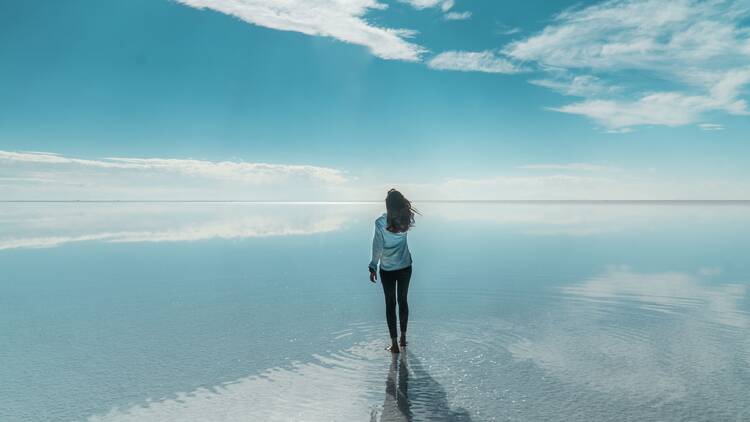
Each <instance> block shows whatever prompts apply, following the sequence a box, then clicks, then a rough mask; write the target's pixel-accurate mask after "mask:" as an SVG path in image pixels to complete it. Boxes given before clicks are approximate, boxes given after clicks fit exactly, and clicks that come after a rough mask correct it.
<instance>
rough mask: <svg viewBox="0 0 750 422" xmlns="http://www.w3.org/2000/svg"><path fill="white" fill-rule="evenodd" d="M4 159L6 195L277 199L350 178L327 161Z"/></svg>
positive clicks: (9, 155)
mask: <svg viewBox="0 0 750 422" xmlns="http://www.w3.org/2000/svg"><path fill="white" fill-rule="evenodd" d="M0 164H2V165H1V166H0V193H2V195H0V196H2V197H3V198H7V199H71V198H74V199H110V198H114V199H196V197H197V198H201V199H219V198H221V199H245V198H249V199H279V195H287V194H290V195H297V197H296V198H294V197H293V199H308V198H304V194H305V192H307V191H310V192H312V191H315V190H317V191H318V193H320V191H321V190H326V189H331V188H335V187H338V186H344V185H346V183H347V182H349V181H350V180H351V179H350V178H349V177H348V176H347V174H346V172H344V171H342V170H338V169H334V168H329V167H321V166H313V165H298V164H269V163H248V162H243V161H206V160H194V159H175V158H121V157H112V158H102V159H81V158H71V157H66V156H62V155H58V154H50V153H40V152H11V151H0ZM9 178H15V179H25V180H24V181H23V182H21V181H19V180H16V181H15V182H14V181H13V180H9ZM34 180H37V181H39V183H36V185H34V183H33V181H34ZM30 184H31V185H32V186H30ZM282 188H283V189H282ZM316 199H320V198H316Z"/></svg>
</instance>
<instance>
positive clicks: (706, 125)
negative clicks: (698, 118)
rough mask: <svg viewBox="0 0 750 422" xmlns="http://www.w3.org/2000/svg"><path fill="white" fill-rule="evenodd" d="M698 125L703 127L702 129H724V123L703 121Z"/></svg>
mask: <svg viewBox="0 0 750 422" xmlns="http://www.w3.org/2000/svg"><path fill="white" fill-rule="evenodd" d="M698 127H700V128H701V130H709V131H711V130H724V125H720V124H717V123H701V124H699V125H698Z"/></svg>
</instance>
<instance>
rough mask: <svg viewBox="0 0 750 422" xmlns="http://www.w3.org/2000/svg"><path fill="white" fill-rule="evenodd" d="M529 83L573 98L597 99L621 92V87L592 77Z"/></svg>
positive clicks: (580, 76) (539, 80)
mask: <svg viewBox="0 0 750 422" xmlns="http://www.w3.org/2000/svg"><path fill="white" fill-rule="evenodd" d="M529 82H531V83H532V84H534V85H539V86H543V87H545V88H549V89H552V90H555V91H557V92H559V93H561V94H564V95H571V96H575V97H598V96H603V95H608V94H615V93H617V92H618V91H621V87H619V86H613V85H609V84H607V83H605V82H604V81H602V80H601V79H600V78H598V77H596V76H592V75H575V76H570V75H567V74H565V75H562V76H558V77H557V78H556V79H555V78H553V79H535V80H531V81H529Z"/></svg>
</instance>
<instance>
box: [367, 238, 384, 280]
mask: <svg viewBox="0 0 750 422" xmlns="http://www.w3.org/2000/svg"><path fill="white" fill-rule="evenodd" d="M382 255H383V233H382V232H381V231H380V230H379V229H378V227H377V226H375V234H373V236H372V259H371V260H370V265H368V268H369V270H370V281H372V282H375V280H376V279H377V275H376V274H377V271H378V261H380V257H381V256H382Z"/></svg>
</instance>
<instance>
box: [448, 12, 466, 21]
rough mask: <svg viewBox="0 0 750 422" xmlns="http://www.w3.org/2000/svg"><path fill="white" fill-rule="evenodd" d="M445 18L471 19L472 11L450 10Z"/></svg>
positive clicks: (450, 19) (453, 19) (455, 19)
mask: <svg viewBox="0 0 750 422" xmlns="http://www.w3.org/2000/svg"><path fill="white" fill-rule="evenodd" d="M443 18H444V19H445V20H447V21H465V20H468V19H471V12H448V13H446V14H445V16H443Z"/></svg>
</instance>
